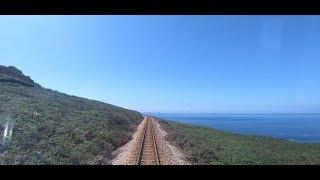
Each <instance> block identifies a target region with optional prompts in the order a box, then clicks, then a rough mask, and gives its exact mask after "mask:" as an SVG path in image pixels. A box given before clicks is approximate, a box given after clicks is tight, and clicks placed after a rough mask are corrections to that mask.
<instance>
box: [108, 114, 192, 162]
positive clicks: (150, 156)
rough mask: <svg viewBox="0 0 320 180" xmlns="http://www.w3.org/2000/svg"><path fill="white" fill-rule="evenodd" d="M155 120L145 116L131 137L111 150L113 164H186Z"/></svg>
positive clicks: (182, 156)
mask: <svg viewBox="0 0 320 180" xmlns="http://www.w3.org/2000/svg"><path fill="white" fill-rule="evenodd" d="M165 136H166V132H165V131H164V130H163V129H162V128H161V126H160V125H159V123H158V122H157V120H156V119H155V118H153V117H150V116H145V118H144V120H143V121H142V122H141V123H140V125H139V126H138V128H137V131H136V132H135V134H133V136H132V139H131V140H130V141H129V142H128V143H127V144H125V145H124V146H122V147H120V148H119V149H117V150H116V151H114V152H113V155H114V156H116V157H115V158H114V159H113V160H112V164H113V165H187V164H189V163H188V162H187V161H186V160H185V158H184V155H183V154H182V153H181V152H180V150H179V149H178V148H176V147H174V146H172V145H171V144H170V143H169V142H167V141H166V140H165Z"/></svg>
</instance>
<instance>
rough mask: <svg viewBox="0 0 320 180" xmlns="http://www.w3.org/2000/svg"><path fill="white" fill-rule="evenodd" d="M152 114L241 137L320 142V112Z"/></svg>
mask: <svg viewBox="0 0 320 180" xmlns="http://www.w3.org/2000/svg"><path fill="white" fill-rule="evenodd" d="M150 115H153V116H157V117H160V118H163V119H166V120H171V121H176V122H180V123H185V124H190V125H200V126H206V127H210V128H214V129H218V130H223V131H228V132H232V133H237V134H244V135H258V136H268V137H273V138H277V139H284V140H290V141H297V142H302V143H320V113H152V114H150Z"/></svg>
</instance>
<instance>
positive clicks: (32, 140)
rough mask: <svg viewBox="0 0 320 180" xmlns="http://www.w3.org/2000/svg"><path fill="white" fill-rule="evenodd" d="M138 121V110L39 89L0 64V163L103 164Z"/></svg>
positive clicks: (123, 142) (38, 86)
mask: <svg viewBox="0 0 320 180" xmlns="http://www.w3.org/2000/svg"><path fill="white" fill-rule="evenodd" d="M141 120H142V115H141V114H140V113H139V112H136V111H132V110H128V109H124V108H120V107H117V106H113V105H110V104H107V103H102V102H98V101H93V100H89V99H85V98H80V97H76V96H70V95H67V94H63V93H60V92H57V91H52V90H49V89H44V88H42V87H41V86H40V85H38V84H36V83H34V82H33V81H32V80H31V79H30V78H29V77H27V76H24V75H23V74H22V72H21V71H19V70H17V69H16V68H14V67H5V66H0V138H1V139H0V141H2V142H1V144H0V147H1V149H0V150H1V151H0V164H108V163H109V162H110V159H111V158H112V157H111V152H112V151H113V150H115V149H116V148H118V147H120V146H122V145H124V144H125V143H126V142H128V141H129V140H130V138H131V135H132V133H134V131H135V128H136V126H137V125H138V124H139V123H140V122H141ZM8 122H9V123H10V124H12V125H13V131H12V134H11V136H10V137H9V136H8V135H9V134H10V133H8V130H6V126H7V124H8ZM5 134H7V140H8V137H9V143H8V142H7V141H6V143H4V140H5V138H4V136H5Z"/></svg>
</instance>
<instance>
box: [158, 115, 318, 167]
mask: <svg viewBox="0 0 320 180" xmlns="http://www.w3.org/2000/svg"><path fill="white" fill-rule="evenodd" d="M160 122H161V126H162V127H163V128H164V129H165V130H166V131H167V132H169V133H168V135H167V137H166V138H167V140H168V141H170V142H171V143H172V144H174V145H175V146H177V147H179V148H180V149H181V150H182V151H183V152H184V153H185V155H186V156H187V158H188V160H189V161H190V162H191V163H192V164H232V165H239V164H241V165H277V164H279V165H286V164H297V165H298V164H320V144H306V143H298V142H292V141H286V140H280V139H275V138H270V137H262V136H251V135H240V134H234V133H229V132H225V131H220V130H216V129H213V128H209V127H202V126H193V125H186V124H181V123H177V122H172V121H164V120H161V121H160Z"/></svg>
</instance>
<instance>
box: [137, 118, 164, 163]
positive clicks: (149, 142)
mask: <svg viewBox="0 0 320 180" xmlns="http://www.w3.org/2000/svg"><path fill="white" fill-rule="evenodd" d="M139 145H140V147H139V153H138V157H137V161H136V164H137V165H161V164H162V163H161V157H160V156H159V152H160V151H159V146H158V142H157V138H156V133H155V125H154V122H153V120H152V119H151V117H147V119H146V122H145V125H144V128H143V133H142V136H141V138H140V144H139ZM160 153H161V152H160Z"/></svg>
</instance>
